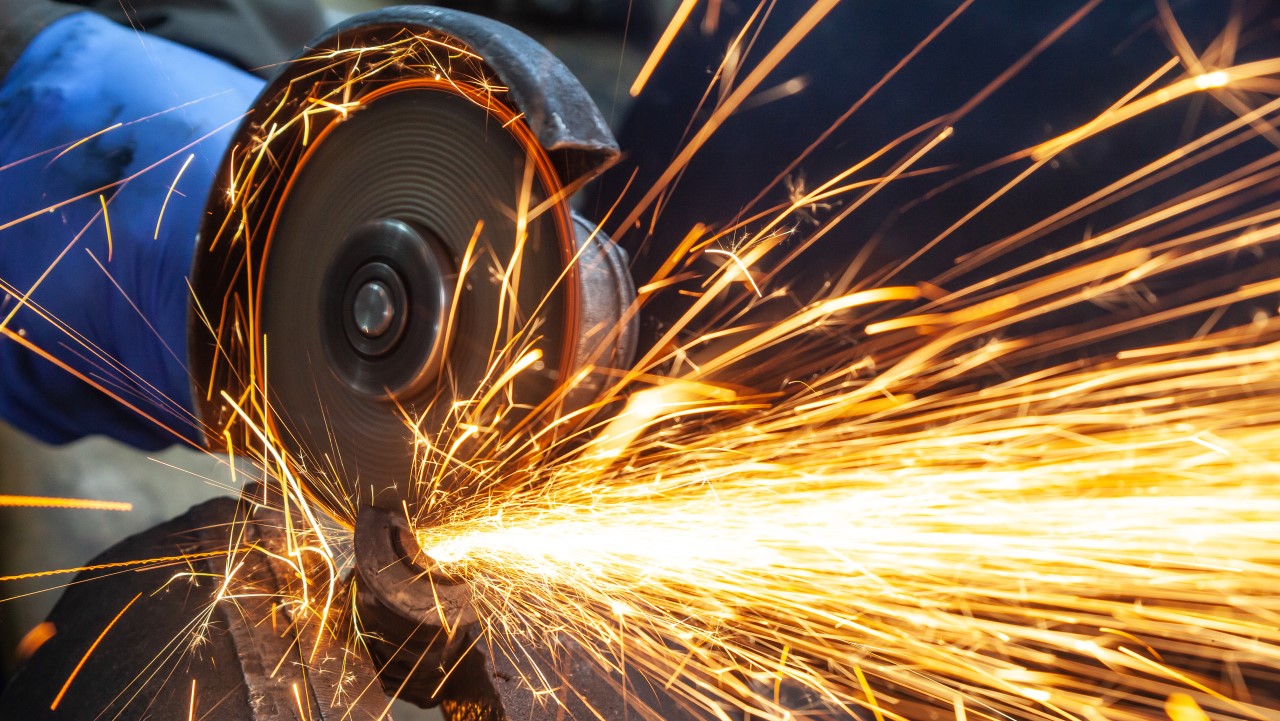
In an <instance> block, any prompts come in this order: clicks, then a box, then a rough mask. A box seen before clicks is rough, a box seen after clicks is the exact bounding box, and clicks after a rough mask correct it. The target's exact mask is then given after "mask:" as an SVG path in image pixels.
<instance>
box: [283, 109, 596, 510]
mask: <svg viewBox="0 0 1280 721" xmlns="http://www.w3.org/2000/svg"><path fill="white" fill-rule="evenodd" d="M313 143H314V145H313V147H312V148H311V149H310V151H309V155H308V156H307V157H306V158H305V160H304V161H303V162H302V164H301V165H300V166H299V169H298V170H297V171H296V172H295V175H294V177H293V178H292V181H291V182H292V185H291V186H290V187H289V189H288V190H287V192H286V194H285V197H284V198H283V200H282V201H281V204H280V207H279V210H278V212H277V215H276V218H275V223H274V228H273V230H272V232H271V238H270V244H269V246H268V249H267V252H266V260H265V267H264V270H263V272H262V278H261V281H260V283H261V285H260V288H261V291H260V299H259V303H260V306H259V314H260V315H259V322H260V330H261V332H262V333H263V334H264V335H265V337H266V344H267V353H266V360H267V363H266V371H267V378H266V387H267V393H268V397H269V399H270V402H271V409H270V410H271V414H272V417H273V423H274V426H275V428H274V430H275V432H276V434H277V435H278V436H279V437H280V439H281V440H282V441H283V442H284V443H285V444H286V446H287V447H288V448H289V449H290V451H291V453H292V454H293V456H294V460H295V461H297V462H298V463H299V464H300V465H301V467H302V468H303V470H304V471H305V472H306V473H307V475H308V476H310V477H311V478H313V479H314V480H313V481H312V486H313V488H312V490H313V492H314V493H316V494H317V495H318V496H321V497H322V500H324V499H323V497H324V496H326V495H328V496H329V497H330V499H332V501H331V502H334V503H343V502H344V501H345V503H352V502H358V503H372V504H375V505H378V506H382V507H399V505H400V502H401V499H405V500H409V501H410V502H413V501H414V498H415V494H417V493H420V492H422V490H423V489H421V488H420V487H415V483H416V480H415V468H414V458H415V441H416V440H418V438H419V436H417V435H415V431H414V430H412V429H411V427H410V426H411V422H416V423H417V426H416V428H417V433H418V434H421V436H422V437H426V438H429V439H430V440H431V442H433V443H437V442H448V440H449V439H450V438H451V437H453V436H454V434H456V433H457V432H458V429H457V428H452V427H450V423H451V420H450V418H451V416H450V414H449V412H448V409H449V407H450V406H451V404H452V403H453V402H454V401H455V400H465V399H468V398H471V397H472V396H473V395H474V394H475V393H476V389H477V388H478V387H480V385H481V383H482V382H483V379H484V378H485V375H486V370H488V369H489V367H490V365H491V360H492V359H491V347H492V341H493V339H494V337H495V333H496V334H497V338H498V344H499V347H500V346H501V345H502V344H503V343H505V342H506V341H507V340H509V339H510V337H511V333H512V331H515V332H520V331H521V330H522V329H527V328H528V327H529V324H530V323H531V322H534V321H535V318H534V312H535V309H538V308H539V307H540V310H538V311H537V314H538V320H537V322H536V323H535V325H536V326H537V333H536V336H537V337H538V339H539V340H537V341H536V343H535V345H534V347H537V348H538V349H539V350H541V351H542V352H543V358H542V362H541V363H539V364H536V365H535V367H534V368H533V369H531V370H530V371H527V372H525V373H522V374H521V375H520V376H519V377H518V379H517V381H516V383H515V384H514V387H513V389H512V396H513V397H514V398H515V400H516V402H517V403H518V404H528V405H533V404H536V403H538V402H540V401H541V400H542V399H543V398H545V397H546V396H547V395H548V394H550V393H551V392H552V391H553V390H554V388H555V386H556V383H557V375H558V371H559V370H560V368H561V364H562V360H563V358H562V356H564V355H565V353H564V351H563V349H564V348H565V347H572V339H569V338H565V337H564V335H565V333H566V330H565V329H566V328H571V327H573V326H572V325H571V323H572V320H571V319H568V318H566V317H565V315H566V308H567V307H569V306H571V305H572V299H568V300H566V298H565V297H564V295H565V292H564V291H562V290H556V288H557V279H558V278H559V277H560V275H561V273H562V272H563V269H564V266H565V263H566V262H567V259H566V258H565V257H564V255H565V253H564V250H563V248H564V243H565V241H564V234H565V233H567V232H568V231H567V228H565V227H564V222H563V219H564V218H565V217H567V214H566V213H565V212H563V210H562V209H557V210H555V211H552V212H545V213H542V214H541V215H539V216H537V217H535V218H533V219H532V220H530V221H529V223H528V230H527V241H526V244H525V247H524V249H523V251H522V254H521V257H522V261H521V262H520V263H519V264H518V266H517V267H518V268H519V269H520V270H519V272H518V273H517V275H516V277H515V278H514V281H515V282H513V283H512V284H511V286H512V288H516V289H517V290H515V291H511V290H508V292H507V299H506V306H505V308H504V309H503V310H502V311H501V317H500V310H499V308H500V293H501V291H502V285H501V280H502V274H503V272H504V269H506V268H508V267H510V265H511V259H512V256H513V253H514V252H515V250H516V248H517V215H518V213H517V208H518V207H520V205H521V204H520V198H521V193H522V187H523V186H525V185H526V177H528V174H527V172H526V165H527V164H528V163H529V162H530V155H529V154H530V153H531V152H538V151H537V149H536V148H534V149H533V150H530V144H529V143H527V142H523V141H522V139H521V138H520V137H518V136H517V135H516V134H514V133H513V131H512V130H511V129H509V128H506V127H504V125H503V123H502V122H500V121H499V120H498V119H497V118H496V117H494V116H493V115H491V114H490V112H489V111H488V110H487V109H486V108H485V107H483V106H481V105H480V104H478V103H477V102H476V101H475V100H473V99H471V98H467V97H462V96H459V95H457V94H455V93H452V92H450V91H448V90H447V89H440V88H437V87H423V86H410V87H407V88H404V89H397V90H395V91H393V92H388V93H385V94H382V95H380V96H379V97H377V98H376V99H374V100H372V101H370V102H368V103H367V104H366V105H365V106H363V107H361V108H360V109H358V110H356V111H354V112H352V113H351V115H350V117H348V118H347V119H345V120H343V121H342V122H340V123H337V124H335V125H333V126H331V127H330V128H329V129H328V130H327V132H326V133H325V134H324V135H323V136H322V137H320V138H317V139H314V140H313ZM532 177H533V178H534V180H533V187H532V193H531V198H530V199H529V200H528V201H527V202H526V204H525V207H530V208H536V207H537V206H538V205H539V204H540V203H542V202H543V200H544V199H545V198H546V197H547V195H548V193H549V190H548V188H547V187H545V185H544V184H543V182H544V181H545V177H542V176H539V174H537V173H534V174H533V176H532ZM552 182H554V181H552ZM388 221H390V222H393V223H398V224H402V226H407V227H408V228H411V229H413V230H414V231H415V232H416V233H417V234H418V236H420V238H421V242H422V244H424V247H425V249H423V248H418V249H417V250H415V248H414V247H413V246H414V241H413V240H409V241H404V240H403V239H400V240H395V239H392V240H391V241H387V242H383V241H382V240H379V239H378V237H377V234H376V233H374V234H373V235H372V236H370V234H369V233H367V232H366V233H362V232H361V231H360V229H361V228H367V227H368V224H370V223H375V224H376V223H379V222H388ZM478 224H483V225H482V230H481V232H480V235H479V242H478V244H477V246H476V250H475V253H476V261H475V262H474V267H473V268H472V269H471V270H470V272H468V273H466V274H465V275H464V277H463V278H462V279H461V281H460V282H458V283H457V284H456V286H455V280H456V278H457V273H458V272H459V270H460V267H461V263H462V259H463V257H464V253H465V252H466V249H467V246H468V242H469V241H470V239H471V238H472V236H473V234H474V233H475V231H476V228H477V225H478ZM384 240H385V239H384ZM418 251H420V252H421V253H420V254H422V257H418V255H419V254H418ZM414 258H417V260H415V259H414ZM419 261H421V262H422V263H426V264H427V265H430V264H431V263H433V262H434V263H436V265H438V266H439V270H440V273H441V276H440V277H442V278H444V279H445V282H446V283H447V284H448V285H449V286H450V287H449V288H447V290H448V292H449V293H453V292H454V289H455V287H456V289H457V294H456V299H454V301H453V304H454V305H456V313H454V314H453V316H452V322H453V325H452V328H449V329H445V328H436V327H434V326H433V325H432V324H431V323H430V322H429V320H430V319H429V317H428V316H431V314H432V313H433V312H434V311H433V308H435V306H436V305H437V304H438V300H439V295H438V293H439V290H440V288H439V287H438V286H439V284H440V283H439V279H437V280H436V281H435V282H434V283H433V282H432V280H431V278H430V277H429V274H428V275H422V274H421V273H420V271H422V269H421V268H415V267H404V266H406V265H408V266H412V265H414V264H415V263H419ZM368 263H383V264H389V265H390V266H392V267H393V268H395V269H396V270H397V271H398V273H399V275H400V278H401V280H403V286H404V291H405V294H406V295H407V299H406V302H407V303H408V306H409V308H410V313H411V315H410V318H409V320H408V322H407V323H406V324H405V326H404V329H403V330H404V332H403V334H402V337H400V338H398V340H397V343H396V345H395V347H394V348H392V350H391V351H389V352H388V353H387V354H386V355H385V356H381V357H365V356H361V355H360V354H359V353H358V352H356V351H355V350H353V348H352V347H350V345H349V344H347V340H346V338H345V337H344V336H343V334H342V333H339V332H336V331H335V328H339V325H337V324H340V323H341V322H344V320H343V312H344V307H343V300H342V297H341V296H342V294H343V293H344V292H348V293H349V288H348V280H349V278H350V276H351V275H352V274H353V273H355V272H357V270H358V269H359V268H362V267H366V266H367V265H368ZM422 272H424V273H425V271H422ZM356 282H359V281H356ZM446 303H448V298H447V296H446ZM446 312H447V309H446ZM437 338H438V340H437ZM446 340H447V343H446ZM433 343H434V344H435V345H434V347H435V349H436V352H435V353H434V355H432V354H429V353H426V352H425V351H424V350H423V348H424V347H425V348H427V349H430V348H431V347H433ZM353 354H354V355H353ZM414 364H419V365H422V366H424V367H423V368H406V365H408V366H412V365H414ZM425 366H431V367H425ZM422 370H425V371H426V372H425V374H423V375H424V377H423V378H419V379H418V380H417V381H416V383H415V382H413V381H412V376H413V375H414V374H415V372H417V371H422ZM406 379H410V380H406ZM384 381H386V383H383V382H384ZM402 382H404V383H407V384H408V386H407V387H408V388H409V389H408V390H405V387H406V386H404V385H401V387H399V388H392V387H391V386H396V385H397V384H401V383H402ZM401 409H403V411H402V410H401ZM405 411H407V415H408V416H409V418H406V413H405Z"/></svg>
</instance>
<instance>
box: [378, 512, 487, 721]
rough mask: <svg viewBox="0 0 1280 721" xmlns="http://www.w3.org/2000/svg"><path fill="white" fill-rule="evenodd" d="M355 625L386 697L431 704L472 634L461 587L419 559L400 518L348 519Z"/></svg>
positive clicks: (390, 515)
mask: <svg viewBox="0 0 1280 721" xmlns="http://www.w3.org/2000/svg"><path fill="white" fill-rule="evenodd" d="M353 587H354V590H353V592H354V594H355V608H356V615H357V623H358V625H359V627H360V631H361V634H362V637H363V640H364V645H365V647H366V648H367V649H368V650H369V652H370V654H372V656H373V660H374V662H375V664H376V665H377V667H378V670H379V676H380V678H381V680H382V686H383V689H384V690H386V692H387V694H388V695H393V696H395V697H397V698H401V699H404V700H406V701H410V702H412V703H415V704H417V705H419V706H422V707H431V706H434V705H436V704H437V703H439V702H440V700H441V697H442V696H441V689H442V686H443V684H444V682H445V680H446V679H447V678H448V677H449V676H450V675H451V674H452V673H454V671H453V669H454V667H455V666H456V665H457V663H458V661H459V659H460V657H461V656H462V654H463V653H464V652H465V651H466V649H467V647H468V646H469V645H470V643H471V641H472V640H473V639H474V637H475V634H476V632H477V628H476V615H475V611H474V610H473V608H472V606H471V594H470V591H469V590H468V588H467V586H466V585H465V584H463V583H461V582H459V581H457V580H456V579H452V578H450V577H448V576H446V575H444V574H443V573H441V572H440V571H439V569H437V568H436V567H435V563H434V562H433V561H432V560H431V559H430V558H428V557H427V556H426V555H424V554H423V553H422V551H421V549H420V548H419V547H418V544H417V541H416V540H415V539H414V537H413V532H412V530H411V529H410V527H409V523H408V521H407V520H406V518H405V517H404V514H403V513H402V512H401V513H396V512H395V511H391V510H386V509H382V508H375V507H372V506H370V507H366V508H364V509H362V510H361V511H360V515H359V516H358V517H357V519H356V534H355V576H354V579H353Z"/></svg>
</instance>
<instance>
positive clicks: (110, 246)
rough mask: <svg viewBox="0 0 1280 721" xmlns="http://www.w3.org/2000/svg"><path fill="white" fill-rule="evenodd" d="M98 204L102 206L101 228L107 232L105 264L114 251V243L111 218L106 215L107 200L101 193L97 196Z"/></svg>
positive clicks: (109, 260)
mask: <svg viewBox="0 0 1280 721" xmlns="http://www.w3.org/2000/svg"><path fill="white" fill-rule="evenodd" d="M98 202H100V203H101V204H102V226H103V228H105V229H106V231H107V262H108V263H110V262H111V254H112V252H113V251H114V250H115V243H113V242H112V240H111V216H110V215H108V214H107V198H106V196H104V195H102V194H101V193H99V194H98Z"/></svg>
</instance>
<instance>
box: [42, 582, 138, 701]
mask: <svg viewBox="0 0 1280 721" xmlns="http://www.w3.org/2000/svg"><path fill="white" fill-rule="evenodd" d="M139 598H142V593H141V592H139V593H138V595H136V596H134V597H133V598H132V599H131V600H130V601H129V602H128V603H126V604H125V605H124V608H122V609H120V613H117V614H116V617H115V618H113V619H111V623H108V624H107V627H106V628H104V629H102V633H100V634H98V637H97V638H96V639H94V641H93V643H92V644H91V645H90V646H89V650H88V651H85V652H84V655H83V656H81V657H80V662H79V663H77V664H76V667H75V668H74V669H72V670H71V675H70V676H68V677H67V682H66V683H64V684H62V690H61V691H58V695H57V696H55V697H54V699H53V703H51V704H49V710H50V711H57V710H58V704H60V703H62V697H63V696H65V695H66V694H67V689H69V688H71V682H72V681H74V680H76V675H77V674H79V673H80V669H82V668H84V664H85V662H86V661H88V660H89V657H90V656H92V655H93V652H94V650H96V649H97V648H98V644H100V643H102V639H104V638H106V637H107V634H108V633H110V632H111V627H112V626H115V625H116V622H117V621H119V620H120V617H121V616H123V615H124V612H125V611H128V610H129V607H130V606H132V605H133V604H134V601H137V600H138V599H139Z"/></svg>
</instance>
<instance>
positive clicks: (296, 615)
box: [0, 498, 386, 721]
mask: <svg viewBox="0 0 1280 721" xmlns="http://www.w3.org/2000/svg"><path fill="white" fill-rule="evenodd" d="M283 521H284V518H283V515H282V514H279V513H276V512H272V511H269V510H265V509H262V508H261V507H255V506H254V504H252V503H248V502H245V501H236V500H233V499H230V498H218V499H214V500H211V501H208V502H206V503H203V504H200V505H198V506H195V507H193V508H192V509H190V510H189V511H188V512H187V513H184V514H182V515H181V516H178V517H177V518H175V519H173V520H171V521H169V522H167V523H164V524H161V525H158V526H155V527H153V528H151V529H149V530H147V531H145V532H143V533H140V534H137V535H135V536H132V537H130V538H128V539H126V540H125V541H123V542H121V543H119V544H117V545H116V546H113V547H112V548H111V549H109V550H108V551H106V552H105V553H103V554H102V555H100V556H98V557H97V558H95V559H93V561H92V562H91V565H106V564H129V563H132V562H136V561H142V560H146V559H169V560H167V561H164V562H162V563H153V564H145V565H141V566H137V567H134V566H126V567H114V568H101V569H99V570H94V571H89V572H85V573H82V574H80V575H79V576H77V577H76V579H75V580H74V582H73V583H72V585H71V586H70V587H69V588H68V589H67V592H66V593H65V594H64V595H63V597H62V599H61V600H60V601H59V602H58V604H57V605H56V606H55V607H54V610H53V612H52V613H51V614H50V615H49V619H48V620H49V622H51V623H52V624H53V626H54V628H55V629H56V632H55V635H54V636H53V637H52V638H51V639H50V640H48V641H47V642H45V643H44V645H42V646H40V647H39V649H37V650H36V652H35V653H34V654H33V655H32V656H31V658H30V659H29V660H28V661H27V663H26V665H25V666H24V667H23V668H21V669H20V671H19V673H18V674H17V676H16V678H15V679H14V680H13V682H12V683H10V684H9V685H8V686H7V687H6V689H5V692H4V694H3V696H0V718H5V719H32V720H33V721H34V720H38V719H61V720H64V721H65V720H67V719H96V718H112V719H117V720H119V721H129V720H130V719H171V718H172V719H177V718H187V717H188V716H189V714H191V713H192V711H191V709H192V708H193V706H194V708H195V717H196V718H199V719H202V720H203V721H304V720H306V721H320V720H323V721H337V720H338V719H350V720H351V721H372V720H373V719H376V718H379V715H380V714H381V713H382V711H383V709H384V708H385V705H386V699H385V697H384V696H383V695H382V693H381V690H380V689H379V687H378V685H377V682H376V679H375V674H374V670H373V666H372V665H371V664H370V663H369V661H368V660H367V658H366V657H365V656H364V655H363V654H362V653H361V652H360V651H359V650H358V646H356V645H355V644H354V643H352V639H351V638H350V637H348V636H347V635H345V633H344V632H343V631H342V629H343V626H342V624H340V623H337V622H336V621H332V622H330V623H328V624H327V626H326V627H321V625H320V619H319V618H318V617H317V616H316V615H315V614H313V613H311V612H309V611H308V612H297V609H298V608H300V605H299V604H296V603H293V602H292V600H296V599H297V598H298V597H299V596H298V594H299V589H298V588H297V587H296V586H297V584H299V583H301V580H300V578H299V577H298V576H297V574H296V573H293V572H290V571H287V570H286V569H285V567H284V564H283V563H282V562H281V561H279V560H277V559H275V558H273V555H278V556H281V557H283V556H285V554H287V551H288V549H287V544H286V542H285V538H284V532H283V530H281V529H283V527H284V523H283ZM210 554H212V555H210ZM184 557H185V558H184ZM229 565H230V566H232V567H234V569H235V573H234V580H233V583H232V584H231V585H229V586H227V587H226V588H227V590H228V591H229V592H230V594H231V597H230V598H222V599H221V600H218V599H219V598H220V594H219V591H220V590H221V589H223V588H224V584H223V580H224V578H225V576H226V573H227V568H228V566H229ZM342 604H343V599H342V597H341V596H339V597H338V598H336V599H335V601H334V604H333V607H334V608H342ZM193 699H194V700H193Z"/></svg>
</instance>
